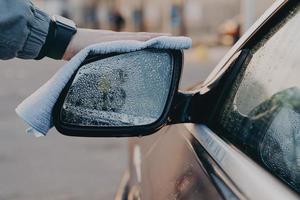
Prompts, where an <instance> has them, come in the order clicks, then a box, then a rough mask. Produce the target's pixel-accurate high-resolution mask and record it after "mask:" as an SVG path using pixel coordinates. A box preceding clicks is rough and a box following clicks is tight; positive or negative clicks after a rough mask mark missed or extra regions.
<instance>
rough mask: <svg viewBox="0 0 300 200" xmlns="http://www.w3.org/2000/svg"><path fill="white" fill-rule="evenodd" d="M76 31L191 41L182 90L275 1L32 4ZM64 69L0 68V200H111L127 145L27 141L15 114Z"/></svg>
mask: <svg viewBox="0 0 300 200" xmlns="http://www.w3.org/2000/svg"><path fill="white" fill-rule="evenodd" d="M33 2H34V3H35V4H36V6H38V7H40V8H42V9H44V10H45V11H47V12H48V13H49V14H59V15H63V16H65V17H68V18H71V19H73V20H74V21H75V22H76V23H77V24H78V26H79V27H83V28H94V29H98V28H100V29H111V30H115V31H151V32H169V33H172V34H173V35H187V36H190V37H191V38H192V39H193V48H192V49H190V50H188V51H185V65H184V71H183V76H182V81H181V86H180V87H181V88H182V89H184V88H187V87H189V86H191V85H194V84H196V83H198V82H200V81H202V80H204V79H205V77H206V76H207V75H208V74H209V73H210V72H211V70H212V69H213V68H214V67H215V66H216V64H217V62H218V61H219V60H220V58H222V56H224V54H225V53H226V52H227V51H228V50H229V48H230V47H231V46H232V45H233V44H234V43H235V42H236V41H237V40H238V38H239V37H240V35H241V34H243V32H244V31H245V30H247V29H248V28H249V27H250V26H251V25H252V24H253V22H254V21H255V20H256V19H257V18H258V17H259V16H260V15H261V14H262V13H263V12H264V11H265V10H266V9H267V8H268V7H269V6H270V5H271V4H272V3H273V2H274V0H226V1H224V0H34V1H33ZM63 64H64V62H63V61H53V60H51V59H47V58H46V59H43V60H42V61H39V62H37V61H24V60H19V59H14V60H10V61H0V134H1V139H0V200H10V199H12V200H35V199H38V200H65V199H66V200H77V199H89V200H93V199H113V198H114V194H115V192H116V190H117V188H118V184H119V181H120V179H121V176H122V173H123V171H124V170H125V169H126V167H127V139H126V138H124V139H119V138H116V139H103V138H72V137H65V136H62V135H60V134H59V133H58V132H57V131H56V130H52V131H51V132H50V133H49V135H48V136H47V137H43V138H34V137H33V136H30V135H27V134H26V133H25V129H26V128H27V126H26V125H25V124H24V123H23V122H22V121H21V120H20V119H19V118H18V117H17V116H16V114H15V112H14V109H15V107H16V106H17V105H18V104H19V103H20V102H21V101H22V100H23V99H25V98H26V97H27V96H28V95H30V94H31V93H32V92H34V91H35V90H36V89H38V88H39V87H40V86H41V85H42V84H43V83H45V82H46V81H47V80H48V79H49V78H50V77H51V76H52V75H53V74H54V73H55V72H56V71H57V70H58V69H59V67H61V66H62V65H63Z"/></svg>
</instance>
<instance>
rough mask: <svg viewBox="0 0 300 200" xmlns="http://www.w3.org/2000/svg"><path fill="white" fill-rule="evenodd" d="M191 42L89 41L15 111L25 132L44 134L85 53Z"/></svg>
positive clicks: (171, 39)
mask: <svg viewBox="0 0 300 200" xmlns="http://www.w3.org/2000/svg"><path fill="white" fill-rule="evenodd" d="M191 45H192V40H191V39H190V38H187V37H168V36H161V37H157V38H154V39H151V40H148V41H145V42H141V41H133V40H130V41H129V40H124V41H113V42H106V43H100V44H94V45H91V46H89V47H87V48H85V49H83V50H82V51H80V52H79V53H78V54H77V55H75V56H74V57H73V58H72V59H71V60H70V61H69V62H68V63H66V64H65V65H64V66H63V67H62V68H61V69H59V70H58V71H57V73H56V74H55V75H54V76H53V77H52V78H51V79H50V80H48V81H47V82H46V83H45V84H44V85H43V86H42V87H40V88H39V89H38V90H37V91H36V92H34V93H33V94H32V95H30V96H29V97H28V98H26V99H25V100H24V101H23V102H22V103H21V104H20V105H19V106H18V107H17V108H16V113H17V114H18V115H19V117H21V118H22V119H23V120H24V121H25V122H26V123H27V124H28V125H29V126H30V127H31V128H29V129H27V132H29V133H34V134H35V135H46V134H47V132H48V131H49V130H50V129H51V128H52V127H53V119H52V110H53V108H54V106H55V103H56V101H57V100H58V98H59V95H60V93H61V91H62V90H63V88H64V87H65V85H66V84H67V83H68V81H69V79H70V78H71V77H72V75H73V73H74V72H75V71H76V70H77V68H78V67H79V66H80V64H81V63H82V62H83V61H84V60H85V58H86V57H87V56H90V55H95V54H107V53H125V52H132V51H137V50H142V49H146V48H156V49H177V50H180V49H188V48H190V47H191Z"/></svg>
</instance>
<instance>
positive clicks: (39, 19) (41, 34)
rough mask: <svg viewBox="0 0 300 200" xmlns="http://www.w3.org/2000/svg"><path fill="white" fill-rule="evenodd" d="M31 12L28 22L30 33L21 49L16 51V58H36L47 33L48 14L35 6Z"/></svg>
mask: <svg viewBox="0 0 300 200" xmlns="http://www.w3.org/2000/svg"><path fill="white" fill-rule="evenodd" d="M32 12H33V20H32V21H31V22H29V24H28V27H29V30H30V33H29V35H28V37H27V40H26V41H25V44H24V46H23V48H22V50H21V51H19V52H18V55H17V57H18V58H22V59H34V58H36V57H37V56H38V55H39V52H40V50H41V49H42V47H43V45H44V43H45V41H46V38H47V35H48V29H49V26H50V17H49V15H48V14H46V13H44V12H43V11H41V10H39V9H37V8H35V7H34V8H32Z"/></svg>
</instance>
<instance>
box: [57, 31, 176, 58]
mask: <svg viewBox="0 0 300 200" xmlns="http://www.w3.org/2000/svg"><path fill="white" fill-rule="evenodd" d="M166 35H170V34H167V33H145V32H140V33H133V32H114V31H107V30H91V29H78V30H77V33H76V34H75V35H74V37H73V38H72V40H71V42H70V44H69V45H68V47H67V49H66V52H65V54H64V56H63V60H70V59H71V58H72V57H73V56H74V55H76V54H77V53H78V52H79V51H80V50H81V49H83V48H85V47H87V46H89V45H91V44H95V43H102V42H111V41H117V40H137V41H147V40H149V39H152V38H155V37H158V36H166Z"/></svg>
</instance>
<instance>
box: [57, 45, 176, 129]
mask: <svg viewBox="0 0 300 200" xmlns="http://www.w3.org/2000/svg"><path fill="white" fill-rule="evenodd" d="M172 72H173V67H172V57H171V55H170V54H169V53H168V52H165V51H160V50H143V51H137V52H132V53H126V54H121V55H117V56H114V57H109V58H105V59H102V60H98V61H95V62H91V63H88V64H86V65H84V66H82V67H81V68H80V69H79V70H78V72H77V74H76V76H75V78H74V80H73V83H72V84H71V87H70V89H69V91H68V94H67V96H66V98H65V102H64V104H63V107H62V111H61V119H62V121H63V122H64V123H66V124H70V125H78V126H94V127H127V126H140V125H148V124H151V123H154V122H156V121H157V120H158V119H159V118H160V116H161V115H162V113H163V110H164V108H165V104H166V101H167V99H168V95H169V90H170V86H171V81H172V74H173V73H172Z"/></svg>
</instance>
